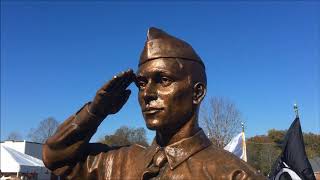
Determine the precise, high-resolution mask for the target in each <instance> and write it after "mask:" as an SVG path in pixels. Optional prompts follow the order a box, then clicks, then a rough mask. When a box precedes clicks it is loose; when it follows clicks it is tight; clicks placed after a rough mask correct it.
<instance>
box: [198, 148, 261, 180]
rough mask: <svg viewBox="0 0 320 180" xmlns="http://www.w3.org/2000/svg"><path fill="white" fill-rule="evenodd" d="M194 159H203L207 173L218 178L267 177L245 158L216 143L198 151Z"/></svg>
mask: <svg viewBox="0 0 320 180" xmlns="http://www.w3.org/2000/svg"><path fill="white" fill-rule="evenodd" d="M193 159H194V160H195V161H201V163H202V164H203V166H204V169H205V170H206V171H207V174H208V175H209V176H212V177H215V178H217V179H266V178H264V177H262V176H261V175H259V174H258V173H257V171H256V170H255V169H254V168H253V167H251V166H250V165H249V164H247V163H246V162H244V161H243V160H241V159H239V158H238V157H236V156H235V155H233V154H232V153H230V152H228V151H225V150H223V149H220V148H217V147H215V146H214V145H210V146H209V147H207V148H205V149H203V150H202V151H200V152H198V153H197V154H196V155H195V156H194V157H193Z"/></svg>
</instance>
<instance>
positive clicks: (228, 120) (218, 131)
mask: <svg viewBox="0 0 320 180" xmlns="http://www.w3.org/2000/svg"><path fill="white" fill-rule="evenodd" d="M201 113H202V114H201V116H200V117H201V119H200V123H201V125H202V127H203V128H204V131H205V132H206V133H207V134H208V137H209V139H210V140H211V141H212V142H213V143H214V144H215V145H216V146H217V147H220V148H223V147H224V146H225V145H226V144H227V143H229V141H230V140H231V139H232V137H234V136H235V135H236V133H238V132H239V131H240V123H241V121H242V119H241V113H240V111H239V110H238V108H237V107H236V105H235V103H233V102H231V101H229V100H227V99H224V98H221V97H213V98H210V99H209V101H208V103H207V104H204V106H202V107H201Z"/></svg>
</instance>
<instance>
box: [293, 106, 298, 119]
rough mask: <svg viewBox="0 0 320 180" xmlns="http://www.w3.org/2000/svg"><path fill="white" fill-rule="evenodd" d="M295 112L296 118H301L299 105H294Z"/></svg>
mask: <svg viewBox="0 0 320 180" xmlns="http://www.w3.org/2000/svg"><path fill="white" fill-rule="evenodd" d="M293 110H294V112H295V113H296V118H299V109H298V105H297V104H296V103H294V105H293Z"/></svg>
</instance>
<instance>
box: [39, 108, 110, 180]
mask: <svg viewBox="0 0 320 180" xmlns="http://www.w3.org/2000/svg"><path fill="white" fill-rule="evenodd" d="M102 120H103V118H99V117H97V116H95V115H93V114H91V113H90V112H89V110H88V104H86V105H85V106H83V107H82V108H81V109H80V110H79V111H78V112H77V113H76V114H75V115H72V116H71V117H69V118H68V119H67V120H66V121H64V122H63V123H62V124H61V125H60V126H59V127H58V129H57V131H56V132H55V134H54V135H53V136H51V137H50V138H48V140H47V141H46V142H45V144H44V145H43V154H42V156H43V162H44V164H45V165H46V167H47V168H49V169H50V170H52V171H53V173H54V174H56V175H58V176H64V177H67V178H68V179H75V178H76V177H82V178H85V179H99V178H98V176H102V174H99V173H98V169H100V168H103V167H102V166H103V162H104V159H105V158H108V157H107V153H106V152H108V151H109V150H111V148H110V147H108V146H107V145H104V144H98V143H95V144H92V143H89V140H90V138H91V137H92V136H93V134H94V133H95V132H96V130H97V127H98V126H99V125H100V123H101V122H102ZM110 156H112V154H111V155H110ZM109 158H110V157H109Z"/></svg>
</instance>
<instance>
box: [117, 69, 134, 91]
mask: <svg viewBox="0 0 320 180" xmlns="http://www.w3.org/2000/svg"><path fill="white" fill-rule="evenodd" d="M133 79H134V73H133V71H132V70H129V71H126V72H125V73H124V75H123V76H122V81H121V82H119V83H117V84H116V85H115V86H114V87H113V88H112V90H113V91H117V92H122V91H124V90H125V89H127V87H128V86H129V85H130V84H131V83H132V81H133Z"/></svg>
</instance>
